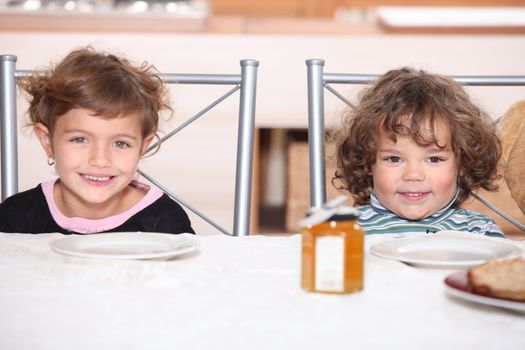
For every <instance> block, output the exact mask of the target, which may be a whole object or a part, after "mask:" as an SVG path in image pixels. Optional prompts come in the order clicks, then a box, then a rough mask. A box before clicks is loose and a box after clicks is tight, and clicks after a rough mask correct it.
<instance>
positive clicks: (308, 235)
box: [301, 207, 364, 293]
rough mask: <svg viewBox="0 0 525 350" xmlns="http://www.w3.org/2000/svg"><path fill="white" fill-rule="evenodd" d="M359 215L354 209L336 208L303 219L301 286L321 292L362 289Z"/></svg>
mask: <svg viewBox="0 0 525 350" xmlns="http://www.w3.org/2000/svg"><path fill="white" fill-rule="evenodd" d="M320 210H322V209H320ZM327 215H329V216H328V217H327ZM358 216H359V212H358V211H357V209H355V208H349V207H339V208H336V209H333V210H331V211H328V212H327V211H325V212H324V213H320V212H318V213H314V214H313V215H312V216H311V217H309V218H307V219H306V220H303V222H302V223H301V225H302V271H301V285H302V288H303V289H305V290H306V291H309V292H321V293H352V292H355V291H359V290H361V289H363V251H364V231H363V229H362V228H361V227H360V226H359V225H358V224H357V218H358ZM319 219H321V221H320V222H316V221H319Z"/></svg>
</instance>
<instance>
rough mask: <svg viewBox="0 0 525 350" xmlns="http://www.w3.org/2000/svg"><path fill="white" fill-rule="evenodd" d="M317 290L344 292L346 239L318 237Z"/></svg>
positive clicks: (316, 259) (316, 245)
mask: <svg viewBox="0 0 525 350" xmlns="http://www.w3.org/2000/svg"><path fill="white" fill-rule="evenodd" d="M315 289H316V290H318V291H322V292H342V291H343V289H344V239H343V238H342V237H337V236H324V237H317V239H316V244H315Z"/></svg>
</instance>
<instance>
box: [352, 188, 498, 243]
mask: <svg viewBox="0 0 525 350" xmlns="http://www.w3.org/2000/svg"><path fill="white" fill-rule="evenodd" d="M456 197H457V196H456ZM456 197H454V198H453V199H452V200H451V201H450V203H449V204H447V205H446V206H445V207H444V208H443V209H440V210H438V211H437V212H436V213H434V214H433V215H431V216H428V217H426V218H424V219H422V220H407V219H403V218H401V217H399V216H397V215H396V214H394V213H393V212H391V211H390V210H388V209H386V208H385V207H383V205H381V203H379V201H378V199H377V197H376V196H375V195H374V194H372V196H371V202H370V204H368V205H365V206H362V207H359V208H358V209H359V211H360V212H361V215H360V216H359V219H358V222H359V224H360V225H361V227H362V228H363V229H364V230H365V232H366V234H367V235H369V234H381V233H426V234H428V233H434V232H437V231H443V230H455V231H468V232H472V233H477V234H480V235H487V236H494V237H503V232H502V231H501V229H500V228H499V226H498V225H497V224H496V222H495V221H494V220H493V219H491V218H489V217H488V216H486V215H483V214H481V213H478V212H475V211H471V210H467V209H463V208H458V207H454V206H453V204H454V203H455V201H456Z"/></svg>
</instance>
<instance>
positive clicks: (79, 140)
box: [71, 136, 87, 143]
mask: <svg viewBox="0 0 525 350" xmlns="http://www.w3.org/2000/svg"><path fill="white" fill-rule="evenodd" d="M71 142H73V143H87V139H86V138H85V137H82V136H79V137H74V138H72V139H71Z"/></svg>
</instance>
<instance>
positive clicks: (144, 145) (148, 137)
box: [140, 134, 155, 155]
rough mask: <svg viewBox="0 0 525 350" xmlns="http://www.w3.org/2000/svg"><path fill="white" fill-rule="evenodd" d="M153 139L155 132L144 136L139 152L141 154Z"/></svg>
mask: <svg viewBox="0 0 525 350" xmlns="http://www.w3.org/2000/svg"><path fill="white" fill-rule="evenodd" d="M153 139H155V134H149V135H148V136H146V137H145V138H144V141H143V142H142V150H141V152H140V154H141V155H144V152H146V149H147V148H148V147H149V145H150V144H151V142H152V141H153Z"/></svg>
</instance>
